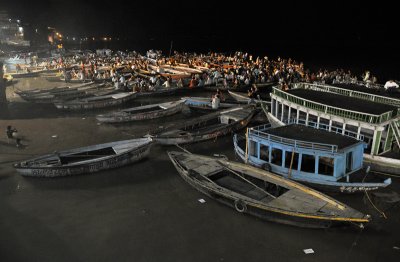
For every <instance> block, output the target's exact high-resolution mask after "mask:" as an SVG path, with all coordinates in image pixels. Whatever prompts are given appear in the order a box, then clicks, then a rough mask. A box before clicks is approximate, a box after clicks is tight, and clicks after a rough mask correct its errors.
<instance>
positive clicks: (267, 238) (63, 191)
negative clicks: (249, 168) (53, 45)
mask: <svg viewBox="0 0 400 262" xmlns="http://www.w3.org/2000/svg"><path fill="white" fill-rule="evenodd" d="M52 86H54V83H46V81H44V80H42V79H29V80H27V79H22V80H19V82H18V83H17V84H16V85H15V86H14V87H9V88H8V90H7V96H8V99H9V100H11V101H12V102H10V103H9V104H8V113H7V112H2V116H1V117H0V129H1V130H5V128H6V126H7V125H12V126H14V127H16V128H17V129H18V130H19V133H20V134H21V136H22V137H23V144H24V147H23V148H16V147H15V146H14V144H8V142H7V138H6V136H5V132H4V133H3V134H2V135H0V261H2V262H3V261H174V262H175V261H398V258H399V257H400V250H399V248H400V237H399V236H400V226H399V225H400V207H399V205H396V204H395V203H390V202H391V201H393V197H389V198H385V197H384V196H396V192H400V183H399V180H398V179H394V180H393V185H392V186H391V187H390V188H389V189H387V190H385V191H383V192H382V194H384V196H383V197H382V196H381V197H378V196H376V195H373V194H372V195H371V197H372V200H374V201H375V203H376V205H377V206H378V207H379V208H381V209H384V210H385V212H386V215H387V216H388V219H384V218H381V217H380V216H379V214H378V213H377V212H376V210H375V209H374V208H372V207H371V205H370V204H369V202H368V201H367V199H366V198H365V196H364V195H363V194H359V195H334V197H336V198H337V199H339V200H340V201H342V202H344V203H346V204H348V205H350V206H351V207H354V208H356V209H358V210H360V211H362V212H365V213H368V214H371V215H372V216H373V223H371V224H370V225H369V226H368V227H367V228H366V229H364V230H359V229H357V228H353V227H346V228H332V229H326V230H311V229H303V228H296V227H291V226H285V225H280V224H276V223H272V222H266V221H263V220H259V219H257V218H254V217H251V216H248V215H243V214H239V213H237V212H236V211H235V210H234V209H231V208H229V207H227V206H224V205H222V204H219V203H217V202H216V201H214V200H212V199H210V198H208V197H206V196H204V195H202V194H201V193H200V192H198V191H196V190H195V189H194V188H192V187H191V186H190V185H188V184H186V183H185V182H184V181H183V180H182V179H181V178H180V176H179V175H178V173H177V171H176V169H175V168H174V166H173V165H172V163H171V162H170V160H169V159H168V156H167V154H166V151H168V150H179V149H178V148H176V147H175V146H170V147H164V146H159V145H155V146H153V147H152V149H151V154H150V156H149V157H148V158H147V159H145V160H143V161H140V162H139V163H135V164H133V165H129V166H125V167H122V168H118V169H113V170H109V171H104V172H99V173H95V174H92V175H80V176H73V177H65V178H55V179H45V178H39V179H38V178H27V177H22V176H20V175H19V174H18V173H16V171H15V170H14V169H13V168H12V163H13V162H15V161H19V160H23V159H26V158H30V157H32V156H36V155H41V154H45V153H49V152H53V151H55V150H62V149H67V148H75V147H80V146H85V145H92V144H97V143H103V142H109V141H115V140H123V139H130V138H133V137H141V136H142V135H144V134H146V133H148V132H149V131H151V130H156V129H158V128H160V127H162V126H166V125H173V124H174V123H178V122H181V121H186V120H188V119H191V118H193V117H195V116H196V115H192V114H190V113H189V112H184V113H182V114H177V115H174V116H171V117H167V118H164V119H161V120H149V121H142V122H138V123H131V124H124V125H103V124H101V125H99V124H98V123H97V122H96V120H95V118H94V116H95V115H96V114H98V113H103V112H107V111H111V110H113V109H107V110H101V111H95V112H75V113H68V112H60V111H57V110H56V109H55V108H54V107H53V106H51V105H50V106H49V105H46V106H44V105H36V104H30V103H24V102H22V101H21V100H20V99H19V97H17V96H14V95H13V92H12V90H13V88H19V89H33V88H49V87H52ZM187 95H193V96H211V93H208V92H203V91H201V92H196V93H185V94H177V95H174V96H170V97H167V98H149V99H141V100H135V101H134V102H132V103H131V104H130V105H126V106H132V105H140V104H149V103H157V102H160V101H164V100H174V99H179V98H180V97H181V96H187ZM185 148H186V149H188V150H190V151H191V152H193V153H199V154H205V155H213V154H225V155H227V156H228V157H229V158H230V159H233V160H235V159H237V158H236V157H235V155H234V151H233V143H232V136H231V135H229V136H226V137H223V138H218V139H216V140H213V141H208V142H204V143H197V144H193V145H187V146H185ZM199 199H204V200H205V201H206V202H205V203H200V202H199ZM385 199H386V200H385ZM307 248H312V249H313V250H314V252H315V253H314V254H310V255H306V254H305V253H304V252H303V250H304V249H307Z"/></svg>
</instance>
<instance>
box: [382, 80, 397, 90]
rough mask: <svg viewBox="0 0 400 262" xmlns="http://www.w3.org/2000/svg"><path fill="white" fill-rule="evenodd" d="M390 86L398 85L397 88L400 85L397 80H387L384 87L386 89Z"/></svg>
mask: <svg viewBox="0 0 400 262" xmlns="http://www.w3.org/2000/svg"><path fill="white" fill-rule="evenodd" d="M389 87H396V88H399V85H398V84H397V83H396V82H394V81H387V82H386V83H385V86H384V88H385V89H388V88H389Z"/></svg>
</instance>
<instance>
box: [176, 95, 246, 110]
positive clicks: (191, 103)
mask: <svg viewBox="0 0 400 262" xmlns="http://www.w3.org/2000/svg"><path fill="white" fill-rule="evenodd" d="M181 99H182V100H185V104H186V105H187V106H188V107H189V109H190V110H193V111H196V112H206V113H209V112H213V111H217V110H221V109H227V108H231V107H235V106H239V104H237V103H236V104H234V103H220V104H219V107H218V108H217V109H214V108H212V101H211V99H210V98H207V97H183V98H181Z"/></svg>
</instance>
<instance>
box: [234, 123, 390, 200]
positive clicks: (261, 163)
mask: <svg viewBox="0 0 400 262" xmlns="http://www.w3.org/2000/svg"><path fill="white" fill-rule="evenodd" d="M296 122H297V123H295V124H293V123H289V124H288V125H285V126H281V127H277V128H272V127H271V125H270V124H266V125H261V126H257V127H252V128H248V129H247V133H246V137H247V139H245V138H242V139H241V138H239V136H238V135H237V134H236V135H235V136H234V146H235V152H236V153H237V155H238V156H239V157H240V158H241V159H242V160H243V161H244V162H246V163H248V164H251V165H253V166H256V167H260V168H263V169H265V170H268V171H272V172H274V173H277V174H279V175H282V176H284V177H286V178H290V179H293V180H296V181H298V182H302V183H306V184H309V185H311V186H314V187H316V188H320V189H323V190H328V191H339V192H346V193H354V192H358V191H370V190H376V189H379V188H384V187H386V186H388V185H390V184H391V179H390V178H388V179H386V180H384V179H381V178H380V177H379V176H376V175H372V174H371V173H369V172H368V168H367V169H363V152H364V147H365V143H364V142H363V141H362V139H363V137H359V139H356V138H355V137H357V134H356V133H355V134H354V133H351V132H349V131H347V130H346V132H345V133H344V134H342V130H340V129H338V128H337V129H330V130H329V129H328V126H324V125H322V124H320V125H319V128H316V127H317V125H316V123H314V124H313V123H312V122H310V121H309V122H308V126H306V125H305V122H302V121H296ZM324 127H326V128H324Z"/></svg>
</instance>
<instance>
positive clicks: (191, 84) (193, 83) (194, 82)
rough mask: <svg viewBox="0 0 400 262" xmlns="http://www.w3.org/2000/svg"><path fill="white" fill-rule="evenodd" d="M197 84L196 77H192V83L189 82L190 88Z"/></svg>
mask: <svg viewBox="0 0 400 262" xmlns="http://www.w3.org/2000/svg"><path fill="white" fill-rule="evenodd" d="M196 86H197V81H196V79H195V78H194V77H192V80H190V83H189V88H194V87H196Z"/></svg>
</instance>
